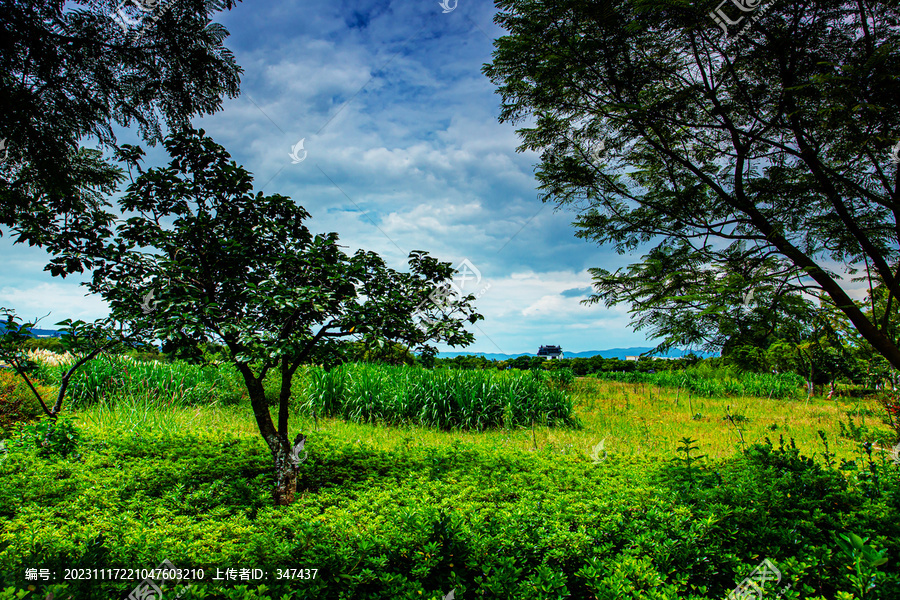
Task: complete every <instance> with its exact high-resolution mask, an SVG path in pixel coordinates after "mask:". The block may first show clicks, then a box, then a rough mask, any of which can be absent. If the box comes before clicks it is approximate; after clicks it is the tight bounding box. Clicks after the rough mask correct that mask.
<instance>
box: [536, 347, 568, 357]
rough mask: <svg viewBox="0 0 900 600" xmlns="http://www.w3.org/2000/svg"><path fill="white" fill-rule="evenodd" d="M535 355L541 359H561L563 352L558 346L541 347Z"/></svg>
mask: <svg viewBox="0 0 900 600" xmlns="http://www.w3.org/2000/svg"><path fill="white" fill-rule="evenodd" d="M537 355H538V356H539V357H541V358H563V351H562V348H561V347H560V346H541V347H540V348H539V349H538V353H537Z"/></svg>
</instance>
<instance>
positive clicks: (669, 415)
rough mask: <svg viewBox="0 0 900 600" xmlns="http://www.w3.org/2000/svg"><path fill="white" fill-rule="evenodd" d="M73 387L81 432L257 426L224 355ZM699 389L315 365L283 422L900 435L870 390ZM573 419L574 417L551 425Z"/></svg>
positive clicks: (642, 442) (105, 369)
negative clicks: (222, 362)
mask: <svg viewBox="0 0 900 600" xmlns="http://www.w3.org/2000/svg"><path fill="white" fill-rule="evenodd" d="M60 368H62V367H44V368H43V369H42V371H41V375H42V377H43V378H44V379H48V380H50V382H51V383H52V382H53V379H54V377H56V376H58V374H57V373H56V371H58V370H59V369H60ZM657 375H663V374H657ZM667 377H668V379H672V378H673V377H676V378H677V374H667ZM668 379H666V381H668ZM661 381H662V380H661ZM770 383H771V382H770ZM79 386H80V387H79V388H78V392H77V393H78V394H79V396H78V398H79V401H78V402H76V406H77V408H76V409H75V410H74V411H73V412H75V414H76V416H77V417H79V420H80V421H81V422H82V424H83V426H84V427H86V428H87V429H88V431H93V432H96V433H98V434H102V435H113V434H116V433H118V434H119V435H122V434H127V433H129V432H159V433H163V434H165V433H175V432H194V433H197V434H200V435H204V436H211V437H217V436H219V435H220V434H221V433H223V432H227V433H229V434H234V435H241V436H243V435H247V436H257V435H259V433H258V431H257V428H256V423H255V421H254V419H253V417H252V414H251V411H250V409H249V406H248V405H247V400H246V395H245V394H241V393H239V392H240V387H239V386H240V380H239V379H238V378H237V375H236V373H234V372H233V369H230V367H228V366H224V367H220V368H219V369H218V370H216V369H212V368H209V367H207V368H205V369H201V368H200V367H195V366H191V365H185V364H183V363H180V364H174V365H173V364H165V363H135V362H133V361H128V360H125V359H121V358H103V359H101V360H95V361H92V362H91V363H90V364H89V368H88V369H87V370H86V371H85V373H84V374H83V375H82V376H81V379H80V380H79ZM266 387H267V390H269V391H270V392H271V391H273V390H277V389H278V388H279V387H280V382H278V381H275V380H272V381H267V385H266ZM732 389H733V388H732ZM701 393H702V395H698V394H697V393H695V392H694V391H693V390H692V388H691V387H690V386H681V387H677V388H676V387H661V386H658V385H653V384H652V383H648V382H646V381H643V382H633V383H624V382H619V381H607V380H602V379H598V378H595V377H585V378H579V379H578V380H577V381H576V382H575V384H574V386H572V391H571V393H570V394H566V393H564V392H562V391H561V390H559V389H554V388H553V387H552V386H551V387H548V386H547V385H546V384H545V383H543V382H538V381H536V380H535V379H534V377H533V376H532V374H531V373H528V372H517V371H516V372H492V371H485V372H481V371H441V370H438V371H425V370H421V369H414V368H408V367H401V368H396V367H394V368H391V367H383V366H373V365H346V366H344V367H342V368H339V369H334V370H332V371H330V372H326V371H324V370H322V369H320V368H317V367H309V368H305V369H303V370H301V371H299V372H298V375H297V377H296V379H295V382H294V389H293V394H294V402H293V404H292V412H293V415H292V421H291V428H292V431H293V432H299V431H304V432H310V431H314V430H316V429H317V428H318V430H320V431H328V432H330V433H333V434H335V435H337V436H339V437H341V438H343V439H347V440H351V441H357V440H358V441H359V443H361V444H363V443H364V444H369V445H372V446H374V447H380V448H386V449H402V448H404V447H406V448H408V447H411V446H419V445H428V446H444V445H449V444H453V443H456V442H462V443H471V444H476V445H483V446H485V447H491V448H511V449H513V448H514V449H520V450H526V451H528V450H535V449H549V450H552V451H555V452H559V453H561V454H581V455H586V456H589V455H590V453H591V449H592V448H593V447H594V446H595V445H596V444H597V443H598V442H600V441H601V440H604V445H605V450H606V451H607V452H608V453H610V454H615V455H618V456H638V455H646V456H666V457H672V456H674V455H675V449H676V447H677V443H678V440H680V439H681V438H683V437H690V438H692V439H695V440H697V442H698V444H699V445H700V447H701V449H702V452H703V453H704V454H707V455H708V456H709V457H710V458H712V459H718V458H724V457H728V456H732V455H733V454H734V453H735V452H736V451H739V450H740V449H741V448H746V447H749V446H750V445H752V444H754V443H763V442H764V441H765V439H766V438H770V439H771V440H773V441H774V442H776V443H777V441H778V439H779V437H780V436H784V438H785V439H786V440H787V439H790V438H794V439H795V440H796V443H797V444H798V446H799V447H800V448H802V449H803V450H804V451H805V452H806V453H807V454H810V455H817V454H819V453H820V452H822V451H824V446H823V444H822V441H821V439H820V438H819V435H818V431H820V430H821V431H824V432H825V434H826V436H827V439H828V442H829V450H830V451H831V452H834V453H836V455H837V457H838V458H845V459H848V460H849V459H852V458H853V457H854V456H855V455H856V453H857V451H858V449H859V442H860V441H863V439H862V438H860V439H856V440H853V439H848V438H846V437H842V436H841V435H842V433H844V435H846V434H847V432H848V431H851V432H852V431H863V432H865V438H864V439H865V440H869V441H873V442H875V444H876V446H880V447H890V446H891V445H893V443H895V442H896V440H894V439H893V434H892V432H891V431H890V430H889V429H888V428H887V427H886V426H884V425H883V423H882V422H881V419H880V415H881V414H882V412H883V408H882V407H881V406H879V405H878V404H877V402H876V401H875V400H871V399H853V400H851V399H844V398H842V397H838V398H836V399H835V400H831V401H826V400H824V399H822V398H812V399H810V400H808V401H807V400H804V399H801V396H799V395H798V396H794V397H793V398H788V397H782V398H779V397H777V396H779V395H780V394H772V397H771V398H770V397H768V396H765V397H757V396H751V395H731V396H722V395H712V396H709V387H706V388H701ZM270 395H271V393H270ZM313 409H315V416H316V418H313ZM570 411H571V412H570ZM532 415H534V416H535V417H536V424H535V426H534V427H532V425H531V420H530V418H529V417H530V416H532ZM548 416H549V418H548ZM851 416H852V417H851ZM849 418H853V420H854V427H853V428H850V427H847V426H845V427H842V426H841V421H842V420H843V421H849ZM577 423H580V424H581V425H582V427H581V428H580V429H579V428H578V427H559V426H556V425H566V424H577ZM848 424H849V423H848ZM861 427H863V428H864V429H860V428H861ZM442 430H443V431H442ZM311 443H312V442H311Z"/></svg>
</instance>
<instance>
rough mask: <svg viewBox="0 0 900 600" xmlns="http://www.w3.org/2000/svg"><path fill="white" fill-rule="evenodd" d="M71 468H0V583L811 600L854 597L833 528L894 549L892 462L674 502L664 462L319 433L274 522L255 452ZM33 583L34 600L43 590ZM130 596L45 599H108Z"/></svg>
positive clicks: (763, 463) (95, 450)
mask: <svg viewBox="0 0 900 600" xmlns="http://www.w3.org/2000/svg"><path fill="white" fill-rule="evenodd" d="M82 453H83V457H82V459H81V461H78V462H74V461H69V460H62V459H58V458H54V457H49V458H46V459H39V458H38V457H36V456H33V455H32V454H28V453H24V454H17V455H14V456H13V455H11V456H10V458H9V459H8V460H7V461H6V462H4V463H3V464H2V465H0V580H2V581H4V582H6V585H14V586H16V585H17V586H20V587H24V586H25V585H26V582H25V581H23V574H24V569H25V568H26V567H33V568H51V569H58V568H78V567H91V568H103V567H116V566H131V567H144V568H150V567H152V566H155V565H157V564H159V562H160V561H161V560H162V559H163V558H167V559H169V560H171V561H172V562H173V563H174V564H175V565H176V566H177V567H180V568H192V567H203V568H204V569H205V570H206V578H205V579H206V580H205V581H203V582H199V581H197V582H193V583H192V584H191V587H190V589H189V592H188V593H187V594H186V596H185V597H196V598H201V597H205V598H206V600H220V599H225V598H255V597H266V598H281V597H282V596H283V595H287V594H290V593H293V594H294V598H296V599H298V600H312V599H313V598H316V599H320V600H338V599H339V598H362V597H365V598H376V599H385V600H386V599H387V598H398V597H399V598H407V597H421V598H428V599H430V600H439V599H440V598H442V597H443V596H444V595H446V594H447V592H448V591H449V590H450V589H453V588H455V589H456V594H457V596H458V597H460V598H467V597H484V598H487V599H497V600H500V599H504V600H505V599H507V598H510V597H515V598H519V597H522V598H526V597H539V598H547V597H557V595H562V596H566V595H568V598H569V599H570V600H594V599H595V598H609V599H610V600H612V599H613V598H615V599H619V598H629V599H633V600H638V599H641V600H643V599H646V598H654V599H657V600H676V599H678V600H713V599H715V600H720V599H721V598H723V597H725V596H726V594H727V593H728V592H730V591H731V590H733V589H734V588H735V586H736V585H737V583H738V582H739V581H741V580H742V579H743V578H744V577H746V575H747V574H748V573H749V572H750V571H752V570H753V569H754V568H755V567H756V566H757V565H758V564H759V563H760V562H761V560H762V558H763V557H766V558H768V559H770V560H771V561H772V562H773V563H774V564H775V565H777V566H778V568H779V570H781V572H782V573H783V576H784V578H785V581H784V582H789V583H791V584H792V590H791V593H792V594H794V595H792V596H789V597H794V598H810V599H817V600H823V599H826V598H836V597H838V593H839V592H851V591H854V590H855V588H854V587H853V584H852V582H850V581H848V579H847V575H846V573H847V563H848V560H847V558H846V557H845V556H844V555H843V554H839V553H837V552H834V551H833V549H834V547H835V546H834V538H833V534H834V533H842V532H846V531H854V532H857V534H858V535H860V536H868V537H869V538H870V539H871V542H870V544H871V545H872V546H874V547H877V548H879V549H880V551H884V552H885V553H886V555H890V556H895V555H896V553H897V552H898V551H900V520H898V517H897V514H898V513H897V511H896V506H897V497H896V493H897V492H896V490H897V489H898V488H897V484H898V483H900V473H898V470H897V468H896V466H893V465H891V466H890V467H891V470H890V471H886V478H887V480H886V481H884V482H883V486H882V489H883V494H882V495H881V496H880V497H877V498H876V497H870V496H866V495H865V494H863V493H862V490H861V488H860V487H859V484H858V481H857V480H856V479H855V478H853V477H845V475H844V474H843V472H841V471H837V470H834V469H827V468H823V467H822V466H820V465H818V464H817V463H815V462H812V461H811V460H810V459H808V458H806V457H804V456H802V455H801V454H800V453H799V451H798V450H797V449H796V448H793V447H791V446H788V447H785V446H784V445H782V446H780V447H778V446H776V447H773V446H772V445H771V444H768V445H762V446H754V447H752V448H751V449H750V450H749V452H748V454H747V455H746V456H736V457H733V458H729V459H725V460H710V459H707V464H706V466H705V467H704V468H703V469H702V470H701V469H697V472H696V473H695V484H694V485H693V486H690V487H689V488H686V487H685V486H684V485H682V483H681V482H680V480H678V479H677V478H676V479H673V478H671V477H669V473H670V471H671V470H672V469H677V467H676V466H675V465H672V464H671V463H670V461H669V460H668V458H669V456H665V457H658V458H650V457H640V456H633V457H624V456H617V455H616V454H615V453H610V455H609V457H608V458H607V459H606V460H605V461H603V462H602V463H600V464H594V463H593V462H592V461H591V460H590V459H589V457H587V456H577V455H575V456H572V455H568V456H564V455H561V454H559V453H558V452H556V451H550V450H546V449H543V450H539V451H537V452H528V451H522V450H512V449H509V448H499V447H495V448H492V447H490V446H489V445H486V444H484V443H476V444H463V443H456V444H452V445H448V446H446V447H434V446H432V445H428V444H413V445H411V446H409V447H407V448H400V449H394V450H386V449H384V448H378V447H375V446H373V445H371V444H363V445H360V444H357V443H354V442H351V441H349V440H345V439H340V438H339V437H336V436H334V435H331V434H329V433H323V434H322V435H321V436H319V437H318V438H317V443H316V444H315V445H314V446H311V447H310V453H309V458H308V460H307V461H306V462H305V463H303V464H302V465H301V474H300V485H299V489H300V490H302V491H303V493H304V501H303V503H302V504H301V503H295V504H294V505H293V506H290V507H287V508H281V509H275V508H273V507H271V506H269V505H268V504H269V503H268V498H267V482H268V481H269V479H270V477H271V472H272V465H271V461H270V460H269V457H268V448H267V447H266V445H265V444H264V443H263V442H262V440H260V439H259V438H258V437H252V436H244V437H240V438H236V437H231V436H227V435H226V436H221V437H218V438H210V437H208V436H203V437H197V436H194V435H190V434H178V435H172V436H160V435H135V436H120V435H115V434H114V435H112V436H110V437H108V438H104V439H102V440H101V439H98V440H93V441H91V442H90V443H87V444H86V445H85V446H84V447H83V450H82ZM692 455H693V452H692ZM88 507H90V510H88ZM59 515H72V516H74V515H77V518H66V517H62V518H60V517H59ZM98 532H102V533H103V535H102V536H99V535H98ZM236 565H247V566H252V567H258V568H262V569H266V570H268V571H269V572H270V574H274V573H275V572H276V569H284V568H317V569H318V574H317V576H316V578H315V579H306V580H303V581H300V580H296V579H295V580H293V581H287V580H274V579H273V577H271V576H270V579H269V580H267V581H265V582H250V583H248V582H246V581H243V582H242V581H238V582H230V583H229V582H224V581H217V582H213V581H211V578H212V577H213V576H214V574H215V568H227V567H228V566H236ZM880 572H881V575H880V576H879V579H878V580H877V582H876V583H877V585H876V587H875V588H873V589H871V590H869V591H868V593H867V595H866V597H867V598H870V599H872V600H893V599H894V598H896V595H895V590H896V589H898V588H897V585H898V583H900V570H898V566H897V565H896V564H895V563H894V561H891V562H889V563H886V564H884V565H882V566H881V567H880ZM784 582H783V583H784ZM32 583H34V584H35V585H36V586H37V589H36V590H35V593H36V594H39V596H38V597H39V598H40V599H41V600H42V599H43V597H44V596H45V595H46V593H47V592H48V591H49V589H50V588H49V587H47V586H46V584H43V583H41V582H32ZM136 583H137V582H136V581H131V582H123V581H69V582H66V584H65V587H64V588H63V587H59V588H55V589H57V590H59V593H58V594H57V597H59V598H65V597H66V594H72V595H73V597H74V599H75V600H81V599H87V598H96V597H104V598H107V597H110V598H111V597H124V596H125V595H126V594H127V593H128V592H129V591H130V590H131V589H133V588H134V587H135V585H136ZM261 585H265V591H264V592H259V590H258V589H257V588H258V586H261ZM548 589H549V590H552V591H544V592H541V590H548ZM419 592H422V593H421V594H420V593H419ZM192 594H193V596H192Z"/></svg>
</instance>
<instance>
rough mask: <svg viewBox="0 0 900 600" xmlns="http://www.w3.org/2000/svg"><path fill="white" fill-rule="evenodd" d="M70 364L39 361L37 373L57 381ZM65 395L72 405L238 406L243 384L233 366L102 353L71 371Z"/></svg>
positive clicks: (46, 380)
mask: <svg viewBox="0 0 900 600" xmlns="http://www.w3.org/2000/svg"><path fill="white" fill-rule="evenodd" d="M70 366H71V363H66V362H63V363H61V364H57V365H53V364H50V363H46V362H43V363H40V366H39V367H38V370H37V371H36V373H35V375H36V377H37V378H38V379H41V380H42V381H44V382H46V383H48V384H51V385H59V384H60V382H61V380H62V375H63V373H64V372H65V371H66V369H68V368H69V367H70ZM68 395H69V398H70V399H71V403H72V404H71V406H72V407H73V408H84V407H86V406H91V405H93V404H96V403H98V402H109V401H112V400H114V399H116V398H120V397H124V398H141V399H143V400H145V401H147V402H151V403H156V402H163V403H175V404H178V405H182V406H196V405H200V404H210V403H221V404H237V403H238V402H240V400H241V398H242V397H243V396H244V395H245V388H244V384H243V380H242V379H241V377H240V375H239V373H238V372H237V369H235V367H234V366H233V365H231V364H224V365H221V366H219V367H201V366H197V365H191V364H187V363H184V362H175V363H163V362H156V361H149V362H140V361H135V360H132V359H130V358H128V357H123V356H107V355H101V356H99V357H97V358H95V359H93V360H91V361H88V362H87V363H85V364H84V365H82V366H81V368H79V369H78V370H77V371H76V372H75V374H74V375H73V376H72V379H71V380H70V382H69V389H68Z"/></svg>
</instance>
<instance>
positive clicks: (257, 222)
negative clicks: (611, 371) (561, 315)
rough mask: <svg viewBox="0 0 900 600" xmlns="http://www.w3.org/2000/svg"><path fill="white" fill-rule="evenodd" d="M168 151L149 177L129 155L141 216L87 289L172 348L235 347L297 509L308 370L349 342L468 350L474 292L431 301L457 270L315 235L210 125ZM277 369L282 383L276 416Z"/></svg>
mask: <svg viewBox="0 0 900 600" xmlns="http://www.w3.org/2000/svg"><path fill="white" fill-rule="evenodd" d="M164 144H165V146H166V150H167V151H168V152H169V155H170V156H171V161H170V163H169V165H168V166H167V167H161V168H151V169H149V170H147V171H146V172H144V171H143V169H142V167H141V164H140V162H141V160H142V156H143V150H142V149H140V148H137V147H131V146H128V147H124V146H123V149H122V151H121V152H120V153H119V157H120V158H121V159H122V160H124V161H127V162H128V163H129V164H130V165H131V166H133V167H134V168H135V169H137V170H138V172H139V173H140V175H139V176H138V178H137V179H136V180H135V182H134V183H133V184H132V185H131V186H129V188H128V190H127V193H126V195H125V196H124V197H123V198H122V199H121V200H120V205H121V208H122V211H123V213H133V214H135V215H136V216H132V217H130V218H129V219H127V220H126V221H124V222H122V223H121V224H120V225H119V227H118V228H117V233H118V240H117V243H115V244H110V245H109V246H108V247H107V248H106V251H105V252H104V253H103V257H102V261H101V263H102V264H101V266H100V267H98V268H97V269H95V270H94V277H93V279H92V282H91V284H90V285H89V287H90V289H91V290H92V291H94V292H96V293H100V294H101V295H102V296H103V297H104V298H105V299H106V300H107V301H108V302H109V304H110V307H111V311H112V314H113V315H114V316H115V317H116V318H120V319H122V320H125V321H128V322H131V323H136V324H138V326H146V327H152V328H153V330H154V332H155V335H156V336H157V337H158V338H159V339H161V340H163V342H164V348H165V344H169V345H171V346H173V347H174V348H175V349H176V350H180V351H186V352H188V353H189V354H192V355H195V356H196V355H197V349H198V348H199V344H201V343H206V342H210V341H212V342H214V343H220V344H224V345H225V346H227V347H228V350H229V356H230V359H231V360H232V361H233V362H234V364H235V366H236V367H237V370H238V371H239V372H240V374H241V376H242V378H243V380H244V384H245V386H246V388H247V392H248V395H249V398H250V404H251V408H252V410H253V414H254V416H255V417H256V421H257V425H258V427H259V431H260V435H261V436H262V437H263V439H264V440H265V441H266V443H267V444H268V446H269V449H270V451H271V453H272V459H273V461H274V463H275V464H276V467H277V468H276V471H277V476H276V482H275V487H274V491H273V495H274V500H275V502H276V503H278V504H289V503H290V502H292V501H293V499H294V489H295V486H296V477H297V468H298V464H297V456H298V453H299V452H300V451H301V449H302V447H303V445H304V443H305V436H304V435H303V434H298V435H297V437H296V438H293V439H292V438H291V436H290V435H289V418H290V415H289V412H288V405H289V403H290V393H291V379H292V378H293V376H294V373H295V372H296V370H297V369H298V368H299V367H300V365H301V364H304V363H309V362H313V363H318V364H323V365H326V366H332V365H334V364H337V363H339V362H340V361H341V349H342V345H343V344H345V343H346V342H347V341H348V340H357V341H362V342H364V343H365V345H366V347H368V348H373V347H375V348H377V347H383V346H384V345H386V344H391V343H402V344H404V345H405V346H406V347H408V348H413V349H415V350H417V351H421V352H424V353H426V354H431V353H433V352H434V348H433V346H431V345H430V343H432V342H444V343H447V344H449V345H451V346H457V345H468V344H469V343H471V341H472V340H473V339H474V336H473V335H472V334H471V333H470V332H468V331H466V330H465V326H464V324H465V323H466V322H468V323H475V322H476V321H478V320H479V319H481V318H483V317H482V316H481V315H480V314H478V313H477V312H475V310H474V307H473V306H472V302H473V301H474V299H475V296H474V295H473V294H469V295H467V296H465V297H458V295H455V294H451V297H448V299H447V300H448V301H447V303H446V304H445V305H443V306H436V305H433V304H431V303H426V302H425V301H426V299H427V298H429V297H430V296H431V294H432V293H433V292H434V290H435V289H437V288H442V289H443V288H446V287H448V286H449V284H448V282H449V281H450V280H451V279H452V276H453V273H454V270H453V268H452V267H451V266H450V263H442V262H440V261H438V260H436V259H435V258H433V257H430V256H429V255H428V254H427V253H425V252H423V251H418V250H417V251H413V252H411V253H410V255H409V267H410V272H408V273H402V272H398V271H395V270H394V269H391V268H388V267H387V265H386V263H385V262H384V260H383V259H382V258H381V257H380V256H378V255H377V254H375V253H374V252H366V251H363V250H358V251H357V252H356V253H354V254H353V255H352V256H348V255H346V254H344V252H343V251H342V250H341V248H340V246H339V245H338V236H337V234H336V233H329V234H326V235H316V236H313V235H312V234H311V232H310V231H309V230H308V229H307V227H306V226H305V225H304V221H305V220H306V219H308V218H309V216H310V215H309V213H308V212H306V210H304V209H303V208H302V207H301V206H298V205H297V204H296V203H294V202H293V201H292V200H291V199H290V198H287V197H285V196H281V195H277V194H275V195H271V196H263V194H262V193H261V192H259V193H257V194H256V195H254V194H253V193H252V188H253V177H252V175H251V174H250V173H249V172H248V171H246V170H245V169H244V168H243V167H240V166H238V165H237V164H236V163H234V162H233V161H230V160H229V159H230V158H231V156H230V155H229V154H228V153H227V152H226V151H225V149H224V148H222V147H221V146H219V145H218V144H216V143H215V142H214V141H213V140H212V139H210V138H209V137H207V136H206V134H205V132H204V131H203V130H200V131H196V130H193V129H190V128H187V129H184V130H182V131H179V132H176V133H173V134H172V135H170V136H169V137H167V138H166V140H165V142H164ZM161 221H165V222H169V221H173V224H172V225H166V226H163V225H161V224H160V223H161ZM213 232H214V235H212V236H211V233H213ZM148 249H149V250H151V251H152V252H149V253H148V252H147V250H148ZM270 370H277V371H279V373H280V380H281V389H280V390H279V392H278V397H277V406H278V408H277V416H276V417H275V420H273V417H272V414H271V412H270V411H269V406H270V403H269V398H267V396H266V389H265V385H266V377H267V373H268V372H269V371H270Z"/></svg>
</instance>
